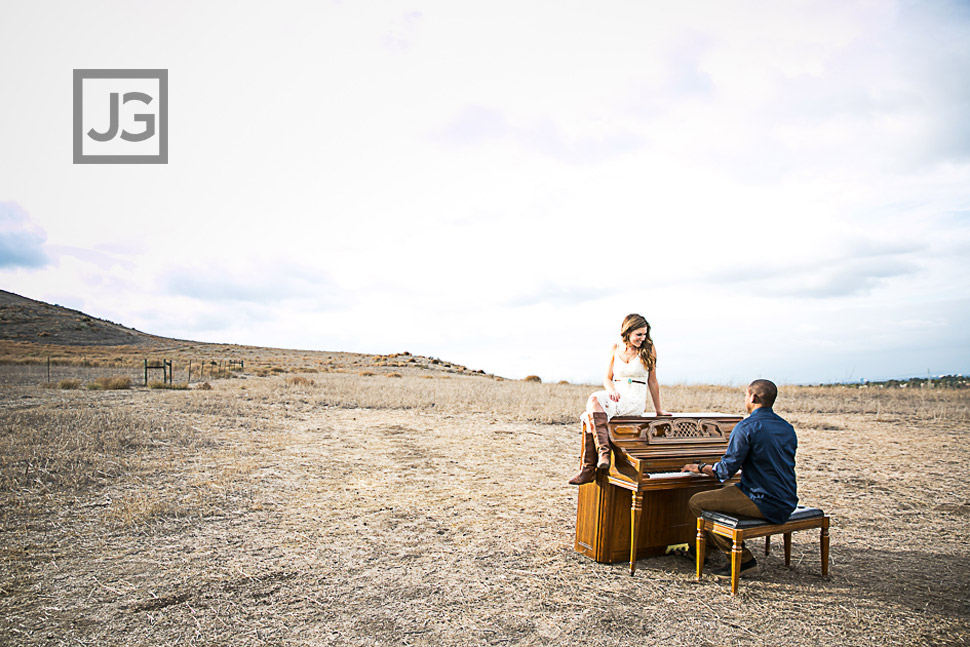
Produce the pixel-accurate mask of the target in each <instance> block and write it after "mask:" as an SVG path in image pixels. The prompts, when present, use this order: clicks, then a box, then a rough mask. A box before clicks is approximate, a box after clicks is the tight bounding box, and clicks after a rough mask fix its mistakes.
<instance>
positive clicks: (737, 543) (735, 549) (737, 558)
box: [731, 531, 744, 595]
mask: <svg viewBox="0 0 970 647" xmlns="http://www.w3.org/2000/svg"><path fill="white" fill-rule="evenodd" d="M742 550H744V548H743V544H742V541H741V535H740V534H739V533H738V532H737V531H735V532H734V544H732V546H731V595H737V594H738V576H739V574H740V573H741V551H742Z"/></svg>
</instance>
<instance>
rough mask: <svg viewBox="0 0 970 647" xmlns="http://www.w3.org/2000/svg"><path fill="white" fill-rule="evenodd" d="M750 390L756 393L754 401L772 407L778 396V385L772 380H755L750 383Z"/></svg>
mask: <svg viewBox="0 0 970 647" xmlns="http://www.w3.org/2000/svg"><path fill="white" fill-rule="evenodd" d="M748 390H749V391H751V393H753V394H754V401H755V403H757V404H760V405H761V406H763V407H769V408H770V407H771V406H772V405H774V404H775V398H777V397H778V387H777V386H775V383H774V382H772V381H771V380H755V381H754V382H752V383H751V384H749V385H748Z"/></svg>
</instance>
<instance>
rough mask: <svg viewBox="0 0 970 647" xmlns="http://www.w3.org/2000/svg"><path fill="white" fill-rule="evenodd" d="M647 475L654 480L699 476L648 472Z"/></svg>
mask: <svg viewBox="0 0 970 647" xmlns="http://www.w3.org/2000/svg"><path fill="white" fill-rule="evenodd" d="M647 475H648V476H649V477H650V478H652V479H676V478H688V477H690V476H698V474H694V473H693V472H647Z"/></svg>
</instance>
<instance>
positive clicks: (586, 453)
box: [569, 424, 596, 485]
mask: <svg viewBox="0 0 970 647" xmlns="http://www.w3.org/2000/svg"><path fill="white" fill-rule="evenodd" d="M594 480H596V443H595V441H594V440H593V434H592V433H591V430H588V429H587V428H586V425H585V424H584V425H583V449H582V452H581V453H580V455H579V472H577V473H576V476H574V477H572V478H571V479H569V484H570V485H582V484H584V483H590V482H592V481H594Z"/></svg>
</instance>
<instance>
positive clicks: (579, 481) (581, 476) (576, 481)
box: [569, 465, 596, 485]
mask: <svg viewBox="0 0 970 647" xmlns="http://www.w3.org/2000/svg"><path fill="white" fill-rule="evenodd" d="M595 480H596V468H595V467H592V466H585V465H584V466H583V468H582V469H581V470H579V472H577V473H576V476H574V477H572V478H571V479H569V484H570V485H584V484H586V483H592V482H593V481H595Z"/></svg>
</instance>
